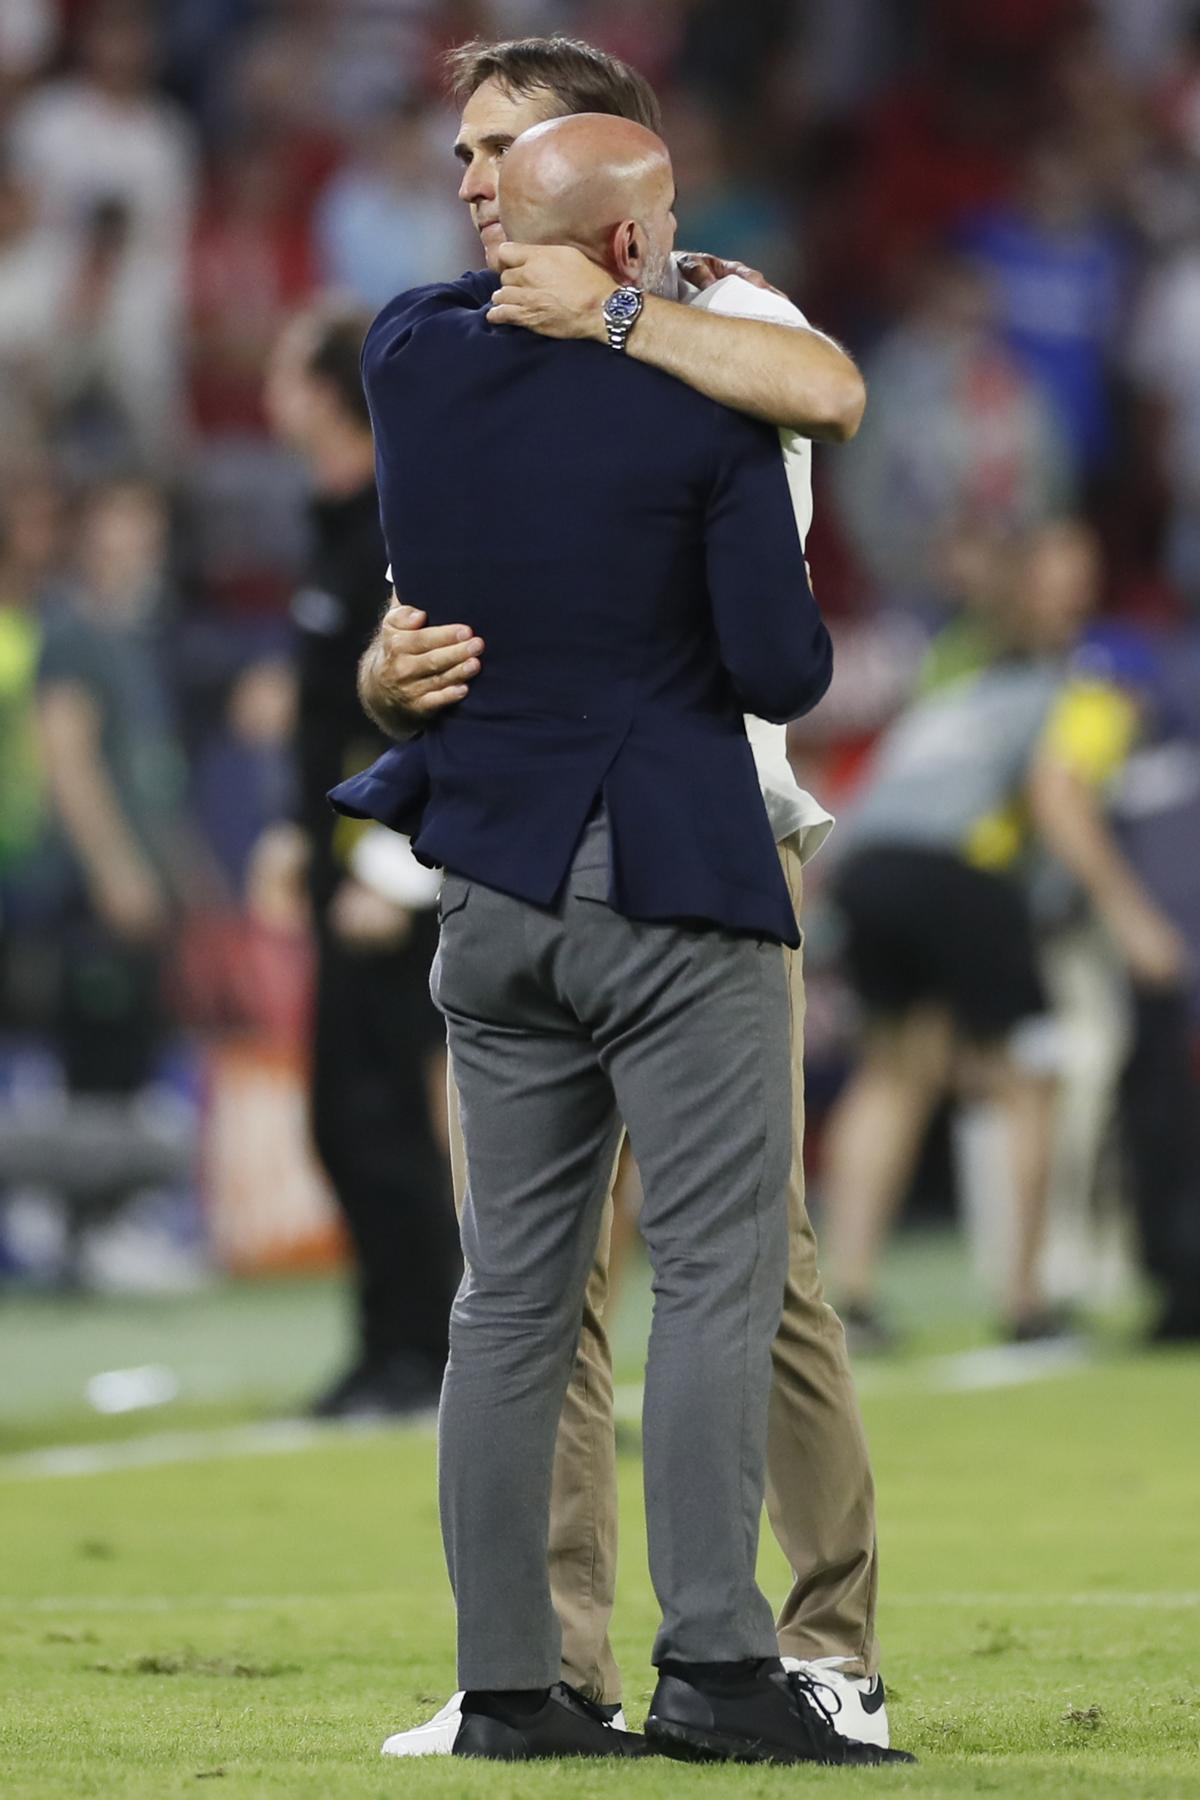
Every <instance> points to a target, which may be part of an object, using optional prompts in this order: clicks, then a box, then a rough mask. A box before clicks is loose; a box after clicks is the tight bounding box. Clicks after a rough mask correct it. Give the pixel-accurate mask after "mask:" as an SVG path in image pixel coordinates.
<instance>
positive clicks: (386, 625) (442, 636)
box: [358, 594, 483, 738]
mask: <svg viewBox="0 0 1200 1800" xmlns="http://www.w3.org/2000/svg"><path fill="white" fill-rule="evenodd" d="M482 654H483V639H482V638H477V637H474V636H473V635H472V633H471V628H470V626H469V625H427V624H426V623H425V614H424V613H423V612H420V611H418V609H417V608H416V607H413V606H405V604H404V603H403V601H401V600H399V599H397V597H396V596H395V595H394V594H393V596H392V603H391V605H390V606H389V607H388V609H387V612H386V613H385V614H384V616H383V619H382V621H381V623H380V626H379V630H378V631H377V632H376V633H375V636H374V638H373V639H372V641H371V643H370V645H369V646H368V648H367V650H366V651H365V652H364V654H363V658H362V661H361V663H360V664H359V669H358V692H359V698H360V700H361V701H362V704H363V706H364V708H365V710H366V711H367V713H368V714H369V716H370V717H371V718H372V719H374V721H375V723H376V724H377V725H378V726H379V728H380V730H381V731H384V732H386V733H387V734H388V736H389V737H396V738H406V737H411V736H412V734H413V733H414V732H415V731H418V730H419V729H420V727H421V726H422V725H423V724H425V723H426V722H427V720H429V719H431V718H433V717H435V716H436V714H438V713H439V712H444V711H445V709H446V708H447V707H448V706H454V705H456V704H457V702H458V701H460V700H462V699H464V698H465V697H466V692H467V684H468V683H469V682H470V681H472V680H473V679H474V677H475V676H476V675H478V673H479V669H480V660H479V659H480V657H481V656H482Z"/></svg>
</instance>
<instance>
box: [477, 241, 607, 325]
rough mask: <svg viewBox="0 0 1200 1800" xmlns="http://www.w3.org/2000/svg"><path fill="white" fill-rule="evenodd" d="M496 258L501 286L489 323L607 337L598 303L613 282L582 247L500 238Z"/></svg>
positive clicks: (602, 300)
mask: <svg viewBox="0 0 1200 1800" xmlns="http://www.w3.org/2000/svg"><path fill="white" fill-rule="evenodd" d="M500 263H501V268H502V274H501V276H500V280H501V283H502V286H501V287H500V288H499V290H498V291H497V292H496V294H494V295H493V297H492V308H491V311H490V312H489V313H488V323H489V324H490V325H523V326H524V327H525V329H526V330H527V331H536V332H537V333H538V334H539V336H541V337H552V338H595V339H596V341H597V342H598V343H601V344H603V343H607V341H608V334H607V332H606V330H605V325H604V315H603V313H602V312H601V310H600V309H601V307H602V306H603V305H604V302H605V301H606V300H607V299H608V296H609V295H610V294H611V293H612V291H613V288H614V286H615V285H616V284H615V283H614V281H613V278H612V276H611V275H609V274H608V273H607V272H606V271H605V270H604V269H601V268H598V267H597V265H596V264H595V263H593V262H589V261H588V259H587V257H586V256H584V255H583V253H582V251H579V250H571V249H568V248H566V247H565V246H563V245H559V244H502V245H501V246H500Z"/></svg>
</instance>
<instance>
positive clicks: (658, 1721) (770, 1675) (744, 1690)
mask: <svg viewBox="0 0 1200 1800" xmlns="http://www.w3.org/2000/svg"><path fill="white" fill-rule="evenodd" d="M820 1685H821V1684H820V1683H818V1682H815V1681H813V1680H811V1679H810V1678H809V1677H808V1676H805V1675H801V1674H798V1673H796V1672H794V1671H788V1670H785V1669H784V1668H783V1667H782V1665H781V1664H780V1663H779V1662H778V1660H776V1659H770V1660H766V1661H762V1662H751V1663H741V1664H734V1665H730V1666H729V1671H728V1673H722V1674H720V1675H711V1676H710V1675H709V1674H707V1673H704V1674H701V1673H699V1672H697V1671H695V1670H692V1669H691V1668H690V1667H689V1665H688V1664H685V1663H664V1664H663V1667H662V1669H661V1671H660V1673H659V1681H658V1686H657V1687H656V1688H655V1690H654V1698H653V1700H652V1701H651V1702H650V1714H649V1717H648V1718H647V1720H646V1747H647V1749H649V1750H656V1751H658V1752H659V1753H660V1754H661V1755H663V1756H673V1757H675V1758H676V1759H677V1760H679V1761H682V1762H741V1763H758V1762H765V1763H804V1762H812V1763H839V1764H841V1763H856V1764H867V1763H911V1762H916V1760H917V1759H916V1757H915V1756H911V1755H910V1754H909V1753H908V1751H907V1750H890V1749H887V1748H885V1747H884V1746H883V1745H880V1744H863V1743H860V1742H859V1741H858V1740H857V1739H855V1738H846V1737H842V1736H841V1734H840V1733H839V1732H838V1731H837V1730H836V1729H835V1727H834V1724H833V1721H832V1717H831V1714H830V1711H829V1709H828V1708H827V1707H826V1706H824V1705H822V1703H821V1693H820Z"/></svg>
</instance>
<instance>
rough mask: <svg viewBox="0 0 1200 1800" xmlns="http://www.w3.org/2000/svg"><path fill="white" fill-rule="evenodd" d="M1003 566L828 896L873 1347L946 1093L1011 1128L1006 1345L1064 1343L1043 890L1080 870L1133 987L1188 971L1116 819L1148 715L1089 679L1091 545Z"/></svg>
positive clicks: (915, 705)
mask: <svg viewBox="0 0 1200 1800" xmlns="http://www.w3.org/2000/svg"><path fill="white" fill-rule="evenodd" d="M993 555H994V557H995V558H996V559H998V560H997V561H996V562H995V568H994V577H995V578H994V580H993V581H992V583H991V584H990V585H989V588H988V596H987V600H986V603H985V604H984V605H983V606H982V607H980V608H979V609H977V610H975V611H974V612H973V613H972V614H971V615H969V616H967V617H965V618H963V619H961V620H959V621H957V622H956V623H955V624H954V625H952V626H950V627H948V628H947V630H946V631H945V632H944V633H943V634H942V635H941V637H940V638H939V639H938V640H937V641H936V642H935V644H934V645H933V647H932V649H931V653H930V657H929V660H928V663H927V666H926V670H925V673H924V676H923V679H922V682H921V684H920V686H919V689H918V692H917V694H916V696H915V697H914V699H913V702H912V704H911V705H910V707H909V708H908V709H907V710H906V711H905V713H904V714H903V715H902V716H901V717H900V719H898V720H897V721H896V723H895V724H894V725H893V726H892V727H891V729H890V730H889V731H888V732H887V733H886V734H885V736H884V739H883V741H882V743H881V745H880V747H879V750H878V752H877V755H876V758H875V761H874V765H873V768H872V771H871V772H870V774H869V775H868V778H867V781H866V784H865V786H864V789H863V791H862V793H861V794H860V796H859V797H858V799H857V803H856V804H854V805H852V806H851V808H850V809H849V815H848V817H847V818H846V819H845V820H844V822H843V826H842V831H841V842H840V844H838V846H837V854H838V856H839V867H838V870H837V874H836V877H835V882H834V897H835V901H836V903H837V906H838V910H839V913H840V915H841V918H842V921H843V924H844V926H845V933H846V936H845V960H846V965H847V969H848V973H849V975H850V979H851V982H852V984H853V985H854V987H855V989H856V991H857V994H858V997H859V999H860V1001H861V1002H862V1005H863V1009H864V1013H865V1015H866V1029H865V1034H864V1043H863V1050H862V1055H861V1059H860V1061H859V1063H858V1065H857V1067H856V1069H855V1071H854V1073H853V1074H852V1076H851V1079H850V1081H849V1083H848V1085H847V1087H846V1089H845V1091H844V1093H843V1095H842V1096H841V1099H840V1100H839V1102H838V1105H837V1107H836V1108H835V1111H834V1114H833V1117H832V1119H831V1122H830V1128H829V1133H828V1138H827V1160H826V1171H825V1195H826V1206H827V1208H828V1218H829V1244H830V1252H831V1264H832V1266H833V1268H834V1271H835V1274H834V1279H835V1281H836V1283H837V1286H838V1291H839V1293H840V1295H841V1297H842V1300H843V1303H844V1304H843V1314H844V1316H845V1317H846V1319H847V1322H848V1324H849V1325H850V1326H852V1327H853V1328H854V1329H855V1330H856V1332H857V1335H858V1337H859V1341H860V1343H862V1344H865V1345H875V1346H881V1345H883V1344H885V1343H886V1341H887V1338H888V1335H889V1334H888V1332H887V1327H886V1324H885V1322H884V1321H882V1320H881V1318H880V1315H879V1313H878V1310H877V1304H876V1279H877V1267H878V1261H879V1256H880V1253H881V1250H882V1247H883V1243H884V1240H885V1237H886V1234H887V1231H888V1228H889V1226H890V1224H891V1222H892V1219H893V1217H894V1215H895V1212H896V1209H897V1207H898V1206H899V1204H900V1202H901V1200H902V1199H903V1197H904V1194H905V1193H906V1192H907V1189H908V1187H909V1184H910V1182H911V1179H912V1176H913V1172H914V1169H915V1164H916V1159H917V1156H918V1153H919V1150H920V1147H921V1144H922V1141H923V1139H924V1135H925V1132H926V1130H927V1128H928V1125H929V1122H930V1119H931V1118H932V1115H933V1112H934V1109H935V1107H936V1105H937V1104H938V1103H939V1101H940V1100H941V1099H942V1098H943V1097H944V1096H945V1095H946V1094H947V1093H948V1092H951V1093H959V1094H979V1093H987V1094H990V1095H992V1096H994V1097H996V1098H998V1099H999V1100H1000V1101H1001V1102H1002V1104H1003V1106H1004V1108H1005V1110H1006V1114H1007V1118H1008V1124H1009V1133H1008V1137H1009V1144H1008V1151H1009V1159H1010V1164H1011V1181H1012V1193H1013V1197H1014V1202H1015V1208H1016V1221H1015V1243H1014V1246H1013V1250H1012V1254H1011V1257H1010V1260H1009V1266H1008V1269H1007V1271H1006V1279H1005V1283H1004V1296H1003V1302H1002V1304H1003V1309H1004V1326H1005V1330H1006V1332H1007V1334H1008V1335H1010V1336H1011V1337H1012V1338H1014V1339H1016V1340H1018V1341H1024V1340H1029V1339H1035V1338H1039V1337H1043V1336H1048V1335H1055V1334H1057V1333H1058V1332H1059V1331H1060V1330H1061V1329H1062V1328H1063V1320H1062V1319H1061V1317H1060V1316H1059V1315H1058V1314H1057V1313H1056V1312H1055V1311H1054V1309H1052V1308H1051V1307H1050V1306H1049V1305H1048V1304H1047V1302H1046V1299H1045V1295H1044V1293H1043V1291H1042V1288H1041V1284H1040V1275H1039V1263H1040V1256H1041V1250H1042V1244H1043V1233H1044V1225H1045V1203H1046V1193H1047V1184H1048V1179H1049V1171H1050V1160H1051V1154H1052V1144H1053V1133H1054V1126H1055V1116H1056V1098H1057V1079H1056V1075H1057V1069H1058V1066H1059V1063H1060V1059H1061V1052H1062V1045H1061V1035H1060V1033H1059V1032H1058V1030H1057V1028H1056V1021H1055V1018H1054V1011H1053V1006H1052V1004H1051V1001H1050V998H1049V996H1048V994H1047V992H1046V988H1045V984H1044V980H1043V975H1042V969H1041V958H1040V954H1039V948H1038V944H1037V939H1036V935H1035V923H1034V912H1033V894H1034V893H1035V892H1036V890H1037V887H1038V886H1039V885H1040V884H1043V883H1045V882H1046V881H1047V880H1049V882H1050V883H1051V885H1052V884H1053V882H1054V881H1056V880H1061V878H1062V876H1061V871H1065V872H1066V874H1067V875H1069V876H1070V877H1071V879H1072V880H1073V881H1074V883H1076V884H1077V886H1078V888H1079V889H1080V890H1081V891H1082V893H1083V894H1084V895H1085V896H1086V899H1087V902H1088V904H1089V905H1090V906H1091V908H1092V909H1093V910H1094V912H1095V914H1096V916H1097V917H1098V919H1099V920H1100V922H1101V923H1102V925H1103V927H1104V928H1105V930H1106V931H1107V933H1108V935H1109V937H1110V938H1111V941H1112V943H1113V945H1114V947H1115V950H1116V952H1117V954H1118V955H1119V957H1120V958H1121V959H1122V961H1123V963H1124V964H1125V966H1126V967H1127V968H1128V970H1129V971H1130V974H1131V976H1132V978H1133V979H1134V980H1135V981H1137V982H1139V983H1142V984H1145V985H1148V986H1170V985H1172V984H1174V983H1177V982H1178V981H1179V980H1180V979H1181V976H1182V973H1183V970H1184V968H1185V967H1186V956H1187V952H1186V947H1185V946H1184V944H1183V941H1182V939H1181V937H1180V935H1179V933H1178V932H1177V931H1176V930H1175V928H1174V926H1173V925H1172V924H1171V922H1170V921H1169V920H1168V919H1167V918H1166V917H1165V915H1164V914H1163V913H1162V912H1161V911H1160V909H1159V908H1158V907H1157V905H1156V904H1155V902H1154V901H1153V899H1152V898H1151V896H1150V895H1149V894H1148V893H1147V891H1146V890H1145V888H1144V887H1143V885H1142V884H1141V882H1140V881H1139V879H1138V877H1137V875H1136V873H1135V871H1134V870H1133V868H1132V867H1131V866H1130V864H1129V862H1128V860H1127V859H1126V858H1125V856H1124V855H1123V854H1122V852H1121V850H1120V848H1119V846H1118V843H1117V841H1116V838H1115V836H1114V834H1113V832H1112V831H1111V829H1110V827H1109V825H1108V823H1107V821H1106V818H1105V814H1104V807H1103V801H1102V793H1103V789H1104V786H1105V784H1106V783H1107V782H1108V781H1109V780H1110V779H1111V778H1112V777H1113V776H1114V775H1115V773H1116V772H1117V770H1118V769H1119V768H1120V766H1121V764H1122V762H1123V760H1124V758H1125V756H1126V755H1127V754H1128V751H1129V748H1130V746H1131V744H1132V742H1133V739H1134V736H1135V733H1136V730H1137V708H1136V704H1135V703H1134V701H1133V700H1132V699H1131V698H1130V697H1129V696H1128V695H1127V694H1124V693H1122V692H1121V691H1120V690H1119V689H1118V688H1116V687H1115V686H1114V685H1113V684H1112V683H1111V682H1108V681H1105V680H1102V679H1099V678H1097V677H1096V675H1095V674H1093V673H1089V671H1088V670H1087V669H1086V668H1085V667H1080V666H1079V664H1078V663H1077V662H1076V661H1075V660H1074V652H1075V651H1076V649H1077V647H1078V644H1079V640H1080V636H1081V633H1082V631H1083V628H1084V626H1085V624H1086V622H1087V620H1088V617H1089V615H1090V613H1091V611H1092V608H1093V606H1094V604H1095V600H1096V594H1097V587H1098V553H1097V548H1096V545H1095V542H1094V539H1093V538H1092V535H1091V533H1090V532H1089V531H1088V530H1087V529H1086V528H1085V527H1083V526H1081V525H1079V524H1076V523H1075V522H1073V521H1057V522H1053V523H1051V524H1048V525H1044V526H1041V527H1039V528H1037V529H1035V530H1034V531H1032V532H1031V533H1029V534H1028V535H1026V536H1025V537H1023V538H1021V539H1019V540H1017V541H1015V542H1014V543H1010V544H1009V545H1007V546H1001V547H997V548H996V549H995V551H994V552H993ZM1047 856H1048V857H1049V858H1050V859H1052V863H1053V865H1056V866H1057V868H1058V870H1059V871H1060V873H1059V874H1058V875H1055V874H1054V873H1053V872H1052V870H1049V869H1048V868H1047Z"/></svg>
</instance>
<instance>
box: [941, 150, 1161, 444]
mask: <svg viewBox="0 0 1200 1800" xmlns="http://www.w3.org/2000/svg"><path fill="white" fill-rule="evenodd" d="M958 242H959V245H960V247H961V248H962V250H963V251H964V252H965V253H966V254H968V255H970V256H973V257H975V258H976V259H977V260H978V261H979V263H980V265H981V267H983V268H984V269H986V270H987V272H988V273H989V275H990V276H991V278H992V283H993V288H994V293H995V302H996V314H997V322H998V324H999V326H1000V328H1001V330H1002V331H1003V332H1004V334H1005V335H1006V337H1007V339H1008V343H1009V345H1010V347H1011V349H1012V351H1013V354H1014V355H1015V356H1016V357H1018V358H1019V360H1020V361H1021V362H1022V363H1023V365H1024V366H1025V368H1026V369H1027V370H1028V372H1029V374H1030V375H1031V376H1032V377H1033V379H1034V380H1035V381H1036V382H1037V383H1038V385H1039V387H1040V388H1041V390H1042V392H1043V393H1044V394H1045V396H1046V398H1047V400H1048V401H1049V402H1050V403H1051V405H1052V406H1053V408H1054V412H1055V415H1056V418H1057V420H1058V424H1059V427H1060V430H1061V431H1062V433H1063V437H1064V441H1065V443H1066V445H1067V448H1068V450H1069V452H1070V455H1071V459H1072V462H1073V464H1074V467H1075V468H1076V470H1077V471H1078V473H1079V474H1080V476H1081V477H1082V478H1084V479H1095V478H1098V477H1100V476H1102V475H1104V474H1105V473H1106V472H1107V471H1108V470H1109V469H1110V468H1111V466H1112V464H1113V460H1114V456H1115V452H1116V444H1115V440H1114V429H1115V423H1116V421H1115V417H1114V412H1113V406H1112V399H1111V394H1110V389H1109V372H1110V365H1111V363H1112V361H1113V357H1114V353H1115V348H1116V337H1117V330H1118V327H1119V325H1120V324H1121V320H1122V309H1123V307H1124V305H1125V302H1126V300H1127V291H1126V290H1127V286H1128V281H1129V277H1130V273H1131V271H1130V268H1129V263H1128V256H1127V252H1126V249H1125V246H1124V245H1123V244H1122V241H1121V239H1120V237H1119V236H1118V235H1117V233H1116V232H1115V230H1114V229H1113V228H1112V226H1111V225H1110V224H1109V223H1108V222H1107V221H1106V220H1105V219H1104V218H1103V217H1102V216H1101V214H1100V212H1099V210H1098V208H1097V205H1096V200H1095V195H1094V191H1093V189H1092V187H1091V184H1090V182H1089V177H1088V173H1087V169H1086V165H1085V163H1084V160H1083V158H1082V156H1081V155H1080V152H1079V150H1078V149H1077V148H1076V147H1075V146H1074V145H1073V144H1072V143H1071V142H1070V141H1068V140H1067V139H1066V138H1063V137H1053V136H1049V137H1044V138H1042V139H1041V141H1040V142H1039V143H1038V144H1037V146H1036V147H1035V149H1034V150H1032V151H1031V152H1030V154H1029V156H1028V157H1027V159H1026V162H1025V167H1024V175H1023V181H1022V187H1021V191H1020V194H1019V196H1018V198H1017V200H1016V202H1015V203H1014V204H1012V205H1010V206H1004V207H997V208H995V209H993V210H990V211H985V212H980V213H976V214H975V215H974V216H973V217H971V218H968V219H966V220H964V222H963V225H962V227H961V230H960V232H959V235H958Z"/></svg>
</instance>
